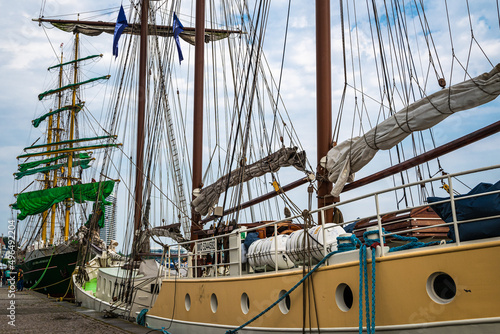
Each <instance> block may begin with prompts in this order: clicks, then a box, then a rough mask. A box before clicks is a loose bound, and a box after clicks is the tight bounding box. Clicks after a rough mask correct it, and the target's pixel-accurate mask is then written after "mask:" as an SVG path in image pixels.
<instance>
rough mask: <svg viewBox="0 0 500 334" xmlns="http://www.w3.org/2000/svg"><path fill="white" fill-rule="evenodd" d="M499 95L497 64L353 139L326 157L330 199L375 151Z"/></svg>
mask: <svg viewBox="0 0 500 334" xmlns="http://www.w3.org/2000/svg"><path fill="white" fill-rule="evenodd" d="M499 94H500V64H498V65H496V66H495V67H494V68H493V69H492V70H491V71H490V72H489V73H483V74H481V75H480V76H478V77H476V78H473V79H470V80H467V81H464V82H462V83H459V84H456V85H453V86H451V87H449V88H448V89H443V90H441V91H439V92H436V93H434V94H432V95H429V96H426V97H424V98H422V99H420V100H419V101H417V102H415V103H413V104H411V105H409V106H408V107H406V108H404V109H402V110H400V111H398V112H397V113H396V114H394V115H393V116H391V117H390V118H388V119H386V120H385V121H383V122H381V123H380V124H378V125H377V126H376V127H374V128H373V129H371V130H369V131H368V132H366V133H365V134H364V135H363V136H362V137H354V138H352V139H349V140H347V141H344V142H342V143H340V144H339V145H337V146H336V147H334V148H332V149H331V150H330V151H329V152H328V154H327V165H326V168H327V170H328V179H329V180H330V181H331V182H333V183H335V186H334V187H333V190H332V195H333V196H338V195H340V193H341V192H342V189H343V188H344V186H345V184H346V183H347V182H348V181H352V180H353V179H354V173H356V172H357V171H359V170H360V169H361V168H363V167H364V166H365V165H366V164H367V163H368V162H370V160H371V159H372V158H373V157H374V156H375V154H376V153H377V151H378V150H388V149H390V148H392V147H394V146H395V145H396V144H398V143H399V142H401V141H402V140H403V139H404V138H406V137H407V136H408V135H409V134H410V133H412V132H414V131H422V130H425V129H428V128H430V127H432V126H434V125H436V124H438V123H439V122H441V121H442V120H444V119H445V118H446V117H448V116H450V115H451V114H453V113H456V112H458V111H462V110H466V109H471V108H474V107H477V106H480V105H482V104H485V103H487V102H490V101H492V100H494V99H495V98H496V97H497V96H498V95H499Z"/></svg>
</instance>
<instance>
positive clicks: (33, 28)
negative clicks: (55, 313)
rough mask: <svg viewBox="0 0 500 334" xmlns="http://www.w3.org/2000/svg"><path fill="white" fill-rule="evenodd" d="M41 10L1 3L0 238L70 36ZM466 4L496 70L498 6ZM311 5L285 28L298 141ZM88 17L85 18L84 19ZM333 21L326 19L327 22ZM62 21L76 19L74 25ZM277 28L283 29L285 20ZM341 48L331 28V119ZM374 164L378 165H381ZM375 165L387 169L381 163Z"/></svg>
mask: <svg viewBox="0 0 500 334" xmlns="http://www.w3.org/2000/svg"><path fill="white" fill-rule="evenodd" d="M458 2H460V3H461V4H463V3H465V1H461V0H453V1H449V3H453V4H454V5H455V4H456V3H458ZM41 3H42V1H39V0H23V1H14V2H9V4H8V5H7V3H6V2H5V1H3V2H2V4H1V7H0V8H1V11H0V12H1V14H0V18H1V20H0V26H1V30H0V31H1V35H0V73H1V80H0V110H1V112H0V134H1V142H0V144H1V150H0V182H1V184H2V185H3V187H4V189H3V191H1V192H0V217H2V219H3V223H1V224H0V233H4V235H5V234H6V233H7V220H8V219H10V217H11V210H10V208H9V206H8V205H9V204H11V203H13V202H14V201H15V199H14V197H13V193H14V191H15V189H16V188H15V187H14V180H13V176H12V174H13V173H14V172H15V171H16V169H17V161H16V156H18V155H19V154H21V153H22V149H23V147H26V146H29V145H30V144H31V143H32V142H31V141H32V140H33V139H36V138H37V137H38V136H39V135H40V134H41V132H40V130H37V129H34V128H33V127H32V126H31V120H32V119H33V118H34V117H36V116H39V115H41V114H42V112H43V107H42V106H41V105H40V102H39V101H38V99H37V95H38V94H39V93H40V92H42V91H43V89H46V88H47V82H49V81H50V80H51V78H50V76H49V74H48V72H47V70H46V69H47V67H48V66H50V65H53V64H54V63H55V62H56V59H57V58H56V57H57V52H58V50H57V48H58V46H59V45H60V44H61V43H67V44H68V45H69V44H71V42H70V41H71V35H69V34H65V33H60V32H58V31H56V29H51V30H48V29H42V28H40V27H38V24H37V23H35V22H32V21H31V19H32V18H37V17H38V16H39V13H40V7H41ZM275 3H276V5H275V6H276V8H281V10H282V11H283V10H286V4H287V1H276V2H275ZM307 3H311V5H310V7H305V6H306V5H305V4H307ZM470 3H471V13H472V16H473V18H474V19H473V22H474V27H475V32H476V35H477V36H476V38H477V39H478V41H479V42H480V43H481V46H482V47H483V48H484V49H485V52H486V53H487V55H488V57H490V60H491V62H492V63H493V64H497V63H499V62H500V51H499V50H500V32H499V27H498V16H497V14H496V10H497V8H496V2H495V1H494V0H490V1H487V0H482V1H470ZM124 4H125V3H124ZM312 4H313V2H304V3H301V4H297V5H296V6H295V7H293V8H292V16H293V17H292V20H291V22H290V24H291V28H290V29H291V30H290V37H289V40H288V43H289V49H288V53H287V56H286V59H285V73H286V74H285V77H284V80H283V82H284V84H283V95H284V100H285V101H284V102H285V105H286V106H287V109H288V111H289V112H290V113H291V114H292V120H294V117H295V119H296V120H298V122H297V123H298V124H301V126H299V127H298V132H299V136H300V135H307V134H309V133H310V132H311V127H312V126H313V125H312V122H314V115H315V112H314V105H311V102H309V104H306V103H305V102H304V101H306V100H308V99H311V97H312V98H314V95H315V79H314V70H315V68H314V66H315V65H314V59H315V57H314V23H313V21H312V19H311V18H310V17H309V16H310V15H312V14H314V8H312V7H313V5H312ZM119 5H120V2H119V1H102V0H101V1H97V0H92V1H90V0H87V1H80V2H75V1H71V0H57V1H52V0H47V1H46V5H45V11H44V13H45V15H46V16H51V15H56V14H70V13H71V14H73V13H77V12H88V11H89V10H93V9H102V8H117V7H118V6H119ZM301 7H302V8H301ZM337 7H338V5H337V4H336V2H335V1H334V2H333V3H332V11H333V12H337ZM457 7H458V6H457ZM451 11H453V9H451ZM181 14H182V13H181ZM185 14H189V13H185ZM86 15H87V17H88V16H89V14H86ZM334 16H335V15H332V18H333V17H334ZM115 17H116V14H112V15H110V16H109V19H108V20H107V21H114V19H115ZM64 18H66V17H64ZM68 18H71V19H74V18H75V17H74V16H73V17H68ZM100 19H103V18H100ZM271 19H272V16H271ZM428 19H429V22H431V24H432V23H433V22H434V23H441V24H443V25H445V24H446V22H445V21H444V20H443V13H442V12H441V13H436V14H431V13H429V17H428ZM439 21H442V22H439ZM462 21H463V23H464V25H463V26H464V27H465V28H464V34H463V35H458V36H456V38H455V40H454V42H455V45H454V46H455V49H456V51H457V53H459V52H466V50H467V48H468V47H469V45H468V43H469V39H468V35H469V33H468V32H467V24H468V19H467V17H466V16H462V17H460V18H459V19H457V22H462ZM276 22H283V19H281V21H276ZM276 22H275V23H276ZM272 24H273V22H271V23H270V25H271V26H272ZM332 26H335V24H332ZM276 30H278V29H276ZM281 33H282V32H281ZM302 33H304V34H309V36H310V38H301V37H300V36H301V34H302ZM437 35H438V34H436V36H437ZM441 35H446V34H441ZM339 41H340V36H339V34H338V32H337V31H336V30H334V28H332V46H333V47H334V51H333V53H332V58H333V62H332V66H333V71H332V73H333V75H334V79H333V87H332V89H333V91H334V101H333V109H334V111H336V110H337V109H338V103H339V102H338V98H339V95H340V92H341V90H342V85H341V84H342V80H341V78H340V79H339V77H340V76H339V75H338V74H339V73H341V72H340V71H341V61H339V55H340V46H339V44H338V43H339ZM111 42H112V36H110V35H105V36H104V35H103V37H100V38H99V39H97V40H95V41H93V42H92V48H94V49H95V50H96V51H95V52H100V53H103V54H104V58H105V59H103V62H104V64H112V61H111V54H110V53H111ZM439 42H440V41H439V40H438V41H436V43H437V44H439ZM277 44H278V45H276V46H275V47H274V48H272V47H273V45H272V41H271V42H269V38H268V41H267V44H266V51H267V52H268V53H267V54H268V56H269V59H270V62H271V65H272V66H273V67H275V68H276V69H278V68H279V61H280V60H281V58H280V56H279V53H280V52H281V48H282V44H279V43H277ZM186 47H187V46H186ZM438 47H443V45H438ZM444 58H446V57H444ZM340 59H341V58H340ZM446 64H447V63H446V61H444V67H445V69H444V70H445V72H447V70H448V69H447V68H446V66H447V65H446ZM106 66H108V65H106ZM490 69H491V68H487V67H485V68H484V69H482V70H475V71H476V72H477V73H475V74H476V75H477V74H480V73H482V72H485V71H489V70H490ZM102 74H107V73H102ZM312 103H314V102H312ZM306 106H308V107H309V109H312V110H309V111H310V113H308V114H306V113H305V111H304V109H305V108H306ZM498 107H499V103H498V102H496V101H495V102H493V103H490V104H488V105H487V106H485V107H483V108H480V110H478V111H466V112H463V113H460V114H459V115H454V116H453V117H450V118H449V119H448V120H446V121H445V122H444V124H443V125H442V126H440V127H438V128H437V129H436V132H435V135H436V137H437V141H438V145H440V144H443V143H445V142H446V141H448V140H452V139H455V138H457V137H459V136H461V135H463V134H465V133H468V132H470V131H473V130H476V129H479V128H480V127H482V126H485V125H487V124H489V123H491V122H494V121H497V120H498V119H499V118H500V117H499V115H500V113H499V111H498ZM294 115H295V116H294ZM313 132H314V131H313ZM341 139H345V138H341ZM303 144H304V146H305V147H306V149H308V148H309V149H310V151H311V152H308V156H309V159H310V161H314V160H315V156H316V152H315V150H314V148H312V147H313V146H314V145H315V138H314V137H312V138H309V139H307V140H305V142H304V143H303ZM498 147H500V137H499V135H495V136H492V137H491V138H489V139H487V140H483V141H481V142H479V143H476V144H473V145H470V146H469V147H467V148H464V149H462V150H460V151H459V152H457V153H456V154H454V155H450V156H446V157H443V164H444V165H445V168H446V169H448V170H449V171H450V172H456V171H458V170H459V169H463V168H465V169H468V168H475V167H480V166H483V165H486V164H496V163H499V161H500V159H498V158H497V155H498V154H497V153H495V152H496V151H497V148H498ZM379 160H383V158H380V159H379ZM477 162H479V165H477ZM378 163H381V164H382V165H387V163H386V162H380V161H379V162H378ZM378 163H377V162H374V163H373V164H370V165H369V166H368V167H367V169H366V173H364V175H367V174H370V173H371V172H373V171H375V170H377V168H379V167H378V166H379V165H378ZM360 174H363V173H360ZM490 181H492V180H490Z"/></svg>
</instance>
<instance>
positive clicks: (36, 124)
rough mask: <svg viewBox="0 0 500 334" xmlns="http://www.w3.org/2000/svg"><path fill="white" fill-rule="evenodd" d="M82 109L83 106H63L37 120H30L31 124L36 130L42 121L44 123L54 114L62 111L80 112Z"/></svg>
mask: <svg viewBox="0 0 500 334" xmlns="http://www.w3.org/2000/svg"><path fill="white" fill-rule="evenodd" d="M82 108H83V104H77V105H75V106H65V107H62V108H59V109H56V110H54V111H50V112H48V113H46V114H45V115H43V116H41V117H38V118H37V119H34V120H32V121H31V123H33V126H34V127H35V128H38V126H39V125H40V123H42V121H44V120H45V119H46V118H47V117H49V116H52V115H55V114H57V113H60V112H61V111H64V110H71V109H77V110H78V111H80V110H81V109H82Z"/></svg>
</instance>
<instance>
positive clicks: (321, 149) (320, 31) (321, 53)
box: [316, 0, 333, 223]
mask: <svg viewBox="0 0 500 334" xmlns="http://www.w3.org/2000/svg"><path fill="white" fill-rule="evenodd" d="M316 92H317V96H316V101H317V102H316V103H317V105H316V129H317V131H316V133H317V161H318V170H317V172H318V173H317V174H318V208H321V207H324V206H327V205H330V204H332V203H333V197H332V196H331V195H330V192H331V190H332V183H331V182H330V181H328V179H327V177H326V174H325V168H324V167H322V166H321V159H322V158H323V157H325V156H326V154H327V153H328V151H329V150H330V148H331V144H332V142H331V141H332V79H331V49H330V1H329V0H316ZM332 218H333V210H328V211H326V216H325V219H326V222H325V223H327V222H330V221H331V220H332ZM318 221H319V222H321V221H322V220H321V216H320V217H319V219H318Z"/></svg>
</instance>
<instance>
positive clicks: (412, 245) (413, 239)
mask: <svg viewBox="0 0 500 334" xmlns="http://www.w3.org/2000/svg"><path fill="white" fill-rule="evenodd" d="M392 237H394V239H396V240H400V241H410V242H409V243H407V244H405V245H402V246H398V247H392V248H391V249H390V250H389V252H391V253H392V252H397V251H401V250H405V249H412V248H421V247H427V246H432V245H437V244H440V243H441V241H430V242H421V241H418V239H417V238H416V237H404V236H402V235H397V234H394V235H392ZM450 242H452V241H451V240H449V241H447V242H446V243H450Z"/></svg>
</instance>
